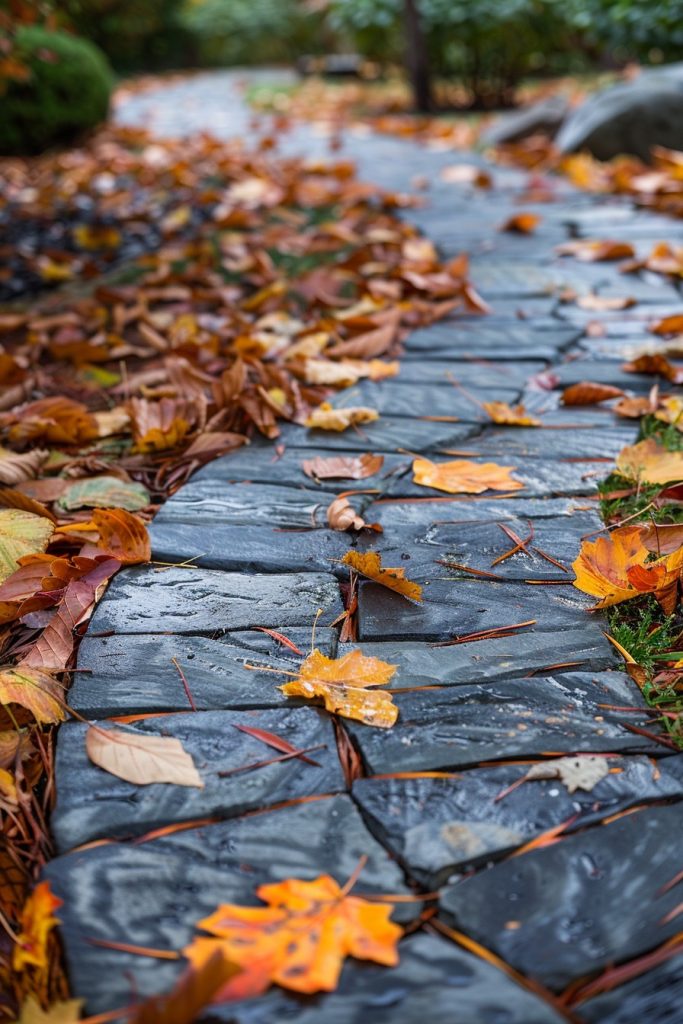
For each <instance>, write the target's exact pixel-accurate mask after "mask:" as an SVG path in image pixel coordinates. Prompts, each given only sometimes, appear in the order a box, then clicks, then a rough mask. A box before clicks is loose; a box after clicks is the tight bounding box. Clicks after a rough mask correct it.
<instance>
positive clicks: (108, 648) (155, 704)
mask: <svg viewBox="0 0 683 1024" xmlns="http://www.w3.org/2000/svg"><path fill="white" fill-rule="evenodd" d="M286 636H287V638H288V639H289V640H291V641H292V642H293V643H294V644H295V646H296V647H298V649H299V650H300V651H301V652H302V653H303V654H304V655H305V654H307V653H308V651H309V650H310V647H311V627H310V626H308V627H299V626H287V627H286ZM336 640H337V632H336V630H333V629H329V628H325V627H318V628H317V629H316V631H315V644H316V647H318V648H319V649H320V650H321V651H322V652H323V654H326V655H327V656H328V657H333V656H334V653H335V650H336ZM172 658H175V659H176V661H177V662H178V664H179V665H180V667H181V669H182V670H183V673H184V674H185V677H186V679H187V682H188V686H189V689H190V693H191V694H192V699H193V700H194V703H195V707H196V708H197V710H198V711H208V710H212V709H218V710H221V709H222V710H229V709H234V710H237V709H249V708H276V707H284V706H291V704H292V700H291V698H287V697H285V696H283V694H281V693H280V691H279V690H278V688H277V683H278V682H280V681H281V680H280V679H278V677H277V676H276V675H274V674H273V673H272V672H259V671H254V670H252V669H249V668H247V667H246V666H247V665H265V666H267V667H268V668H275V669H281V670H282V671H283V672H294V671H296V670H297V669H298V667H299V665H300V664H301V656H299V655H298V654H296V653H295V652H294V651H292V650H290V649H289V648H287V647H285V646H284V645H283V644H280V643H278V642H277V640H274V639H273V638H272V637H270V636H269V635H268V634H267V633H261V632H257V631H255V630H254V631H250V632H249V631H244V632H235V633H224V634H223V635H222V636H220V637H215V638H213V639H212V638H210V637H204V636H182V635H178V634H176V635H174V636H165V635H164V634H158V633H157V634H152V635H148V636H145V635H140V634H137V635H136V634H132V635H131V634H125V635H123V636H102V637H99V636H89V635H86V636H85V637H84V638H83V641H82V642H81V646H80V648H79V652H78V667H79V669H80V670H81V671H80V672H78V673H76V675H75V677H74V682H73V683H72V685H71V688H70V690H69V704H70V705H71V707H72V708H74V709H75V710H76V711H79V712H80V713H81V714H82V715H85V716H86V717H87V718H107V717H109V716H110V715H123V714H145V713H152V712H157V711H187V710H188V708H189V707H190V703H189V698H188V696H187V692H186V690H185V687H184V686H183V682H182V680H181V678H180V674H179V672H178V670H177V668H176V667H175V665H174V664H173V662H172V660H171V659H172ZM283 679H284V676H283Z"/></svg>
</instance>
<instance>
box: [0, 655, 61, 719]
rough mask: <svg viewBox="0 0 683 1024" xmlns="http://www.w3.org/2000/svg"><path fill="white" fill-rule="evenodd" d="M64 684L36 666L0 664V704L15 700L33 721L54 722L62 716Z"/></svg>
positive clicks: (11, 702) (14, 702)
mask: <svg viewBox="0 0 683 1024" xmlns="http://www.w3.org/2000/svg"><path fill="white" fill-rule="evenodd" d="M63 701H64V686H63V684H62V683H59V682H57V680H56V679H55V678H54V676H53V675H51V674H50V673H49V672H42V671H41V670H40V669H32V668H23V667H22V666H18V667H16V668H11V667H5V668H0V704H19V705H21V707H23V708H26V709H27V710H28V711H30V712H31V714H32V715H33V717H34V718H35V719H36V721H37V722H40V723H41V724H43V725H48V724H51V725H54V724H55V723H56V722H61V721H62V719H63V718H64V717H65V712H64V704H63Z"/></svg>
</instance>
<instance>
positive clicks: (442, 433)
mask: <svg viewBox="0 0 683 1024" xmlns="http://www.w3.org/2000/svg"><path fill="white" fill-rule="evenodd" d="M333 404H334V407H335V408H339V409H341V408H345V407H350V406H352V405H353V404H356V403H352V402H351V401H349V400H348V396H347V395H344V397H343V398H340V399H338V400H337V401H336V402H334V403H333ZM479 429H480V428H479V427H478V426H477V424H475V423H471V422H470V423H464V422H463V423H448V422H446V423H444V422H439V421H438V420H437V421H434V420H428V419H405V418H402V417H399V416H394V417H390V416H382V417H380V419H379V420H376V421H374V422H373V423H364V424H363V425H362V426H359V427H355V428H354V427H350V428H349V429H348V430H344V431H341V432H336V431H331V430H305V429H303V428H302V427H299V426H297V424H295V423H288V424H286V425H285V426H283V428H282V431H281V434H280V438H281V442H282V443H283V444H292V445H296V446H297V447H298V448H302V449H306V448H316V449H317V448H326V449H327V452H328V455H329V454H334V453H335V452H396V451H398V450H399V449H401V448H408V449H410V450H412V451H415V450H416V449H417V450H419V451H425V452H426V451H432V450H433V449H434V448H443V447H444V446H448V445H454V444H458V443H461V442H462V441H464V440H466V439H467V438H468V437H472V436H473V435H474V434H476V433H478V431H479Z"/></svg>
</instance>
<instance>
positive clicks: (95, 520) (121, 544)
mask: <svg viewBox="0 0 683 1024" xmlns="http://www.w3.org/2000/svg"><path fill="white" fill-rule="evenodd" d="M91 522H92V524H93V525H94V526H95V528H96V530H97V532H98V533H99V535H100V537H99V540H98V542H97V546H98V547H100V548H102V550H103V551H106V552H107V554H109V555H112V557H113V558H117V559H118V560H119V562H122V563H123V564H124V565H137V564H139V563H140V562H149V560H150V558H151V557H152V549H151V544H150V540H149V534H148V533H147V527H146V526H145V524H144V523H143V521H142V520H141V519H138V517H137V516H134V515H133V514H132V513H131V512H126V511H125V510H124V509H120V508H112V509H95V511H94V512H93V514H92V520H91Z"/></svg>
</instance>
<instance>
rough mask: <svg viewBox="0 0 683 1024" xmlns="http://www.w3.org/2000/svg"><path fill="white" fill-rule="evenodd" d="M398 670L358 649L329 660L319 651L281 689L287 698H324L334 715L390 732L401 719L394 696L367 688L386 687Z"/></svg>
mask: <svg viewBox="0 0 683 1024" xmlns="http://www.w3.org/2000/svg"><path fill="white" fill-rule="evenodd" d="M395 671H396V665H390V664H388V663H387V662H385V661H380V659H379V658H372V657H369V656H368V655H364V654H362V653H361V651H358V650H355V651H350V652H349V653H348V654H345V655H343V657H341V658H327V657H326V656H325V655H324V654H321V652H320V651H319V650H317V648H316V650H314V651H313V652H312V653H311V654H309V656H308V657H307V658H306V660H305V661H304V662H303V664H302V666H301V668H300V670H299V675H298V676H297V678H296V679H294V680H292V681H291V682H289V683H285V684H284V685H283V686H281V687H280V689H281V690H282V692H283V693H284V694H285V696H286V697H303V698H305V699H306V700H312V699H315V698H322V700H323V702H324V705H325V708H326V709H327V711H329V712H330V713H331V714H337V715H341V716H342V717H343V718H353V719H355V720H356V721H358V722H363V723H364V724H365V725H373V726H376V727H378V728H381V729H389V728H390V727H391V726H392V725H394V723H395V722H396V719H397V717H398V708H397V707H396V706H395V704H394V703H393V700H392V697H391V694H390V693H385V692H383V691H376V690H368V689H367V687H369V686H383V685H384V684H386V683H388V682H389V680H390V679H391V677H392V676H393V674H394V672H395Z"/></svg>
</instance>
